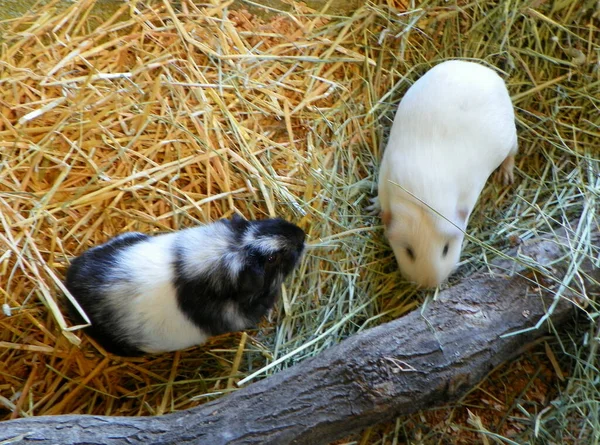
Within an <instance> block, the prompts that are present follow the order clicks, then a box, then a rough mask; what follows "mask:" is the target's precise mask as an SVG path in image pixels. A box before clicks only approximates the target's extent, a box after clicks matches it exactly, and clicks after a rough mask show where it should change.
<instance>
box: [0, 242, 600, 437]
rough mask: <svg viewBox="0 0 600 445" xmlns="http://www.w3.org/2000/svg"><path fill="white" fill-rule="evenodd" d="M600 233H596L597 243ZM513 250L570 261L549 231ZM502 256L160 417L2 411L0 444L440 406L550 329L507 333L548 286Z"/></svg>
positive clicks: (523, 324)
mask: <svg viewBox="0 0 600 445" xmlns="http://www.w3.org/2000/svg"><path fill="white" fill-rule="evenodd" d="M598 240H599V237H598V234H597V233H596V234H595V235H594V238H593V241H594V244H595V245H598ZM519 250H520V255H521V256H522V257H523V256H525V257H529V258H533V259H534V260H535V262H536V263H538V264H542V265H548V268H547V270H548V271H550V272H549V273H550V274H551V275H552V276H557V277H560V276H562V274H564V273H565V268H566V266H567V265H566V264H560V262H556V264H552V265H550V264H551V263H554V262H555V261H556V260H557V259H559V258H561V257H563V255H564V254H565V253H564V251H563V250H562V248H561V247H560V245H559V244H558V243H557V242H556V240H550V239H546V240H544V239H541V240H537V241H535V242H532V243H530V244H529V245H523V246H520V248H519ZM564 263H566V262H564ZM498 264H499V267H494V268H493V269H492V270H487V271H484V272H482V273H479V274H476V275H475V276H473V277H471V278H468V279H466V280H464V281H463V282H461V283H460V284H458V285H456V286H453V287H452V288H450V289H447V290H445V291H443V292H441V293H440V295H439V298H438V300H437V301H435V302H432V303H430V304H428V305H427V307H426V308H425V309H424V310H423V311H421V310H417V311H414V312H412V313H411V314H409V315H407V316H405V317H403V318H401V319H398V320H395V321H393V322H390V323H387V324H384V325H381V326H378V327H376V328H373V329H370V330H367V331H365V332H363V333H360V334H358V335H355V336H353V337H351V338H348V339H347V340H345V341H343V342H342V343H340V344H339V345H337V346H335V347H332V348H330V349H329V350H327V351H325V352H324V353H322V354H320V355H319V356H317V357H315V358H314V359H312V360H306V361H304V362H302V363H300V364H299V365H297V366H294V367H292V368H290V369H287V370H284V371H281V372H279V373H278V374H276V375H274V376H272V377H269V378H268V379H265V380H263V381H260V382H258V383H254V384H252V385H250V386H248V387H246V388H243V389H241V390H239V391H236V392H234V393H232V394H230V395H228V396H225V397H222V398H220V399H218V400H216V401H214V402H211V403H207V404H205V405H202V406H200V407H197V408H194V409H190V410H188V411H183V412H179V413H175V414H169V415H165V416H162V417H139V418H125V417H102V416H82V415H77V416H68V415H63V416H55V417H37V418H27V419H18V420H13V421H7V422H4V423H3V424H2V425H0V443H13V442H11V439H12V440H13V441H14V443H35V444H51V443H61V444H75V443H77V444H83V443H85V444H117V443H128V444H138V443H139V444H142V443H144V444H159V443H160V444H167V443H169V444H184V443H201V444H211V445H212V444H234V443H235V444H287V443H293V444H325V443H328V442H330V441H332V440H335V439H336V438H339V437H343V436H345V435H347V434H349V433H351V432H353V431H356V430H359V429H361V428H364V427H366V426H369V425H372V424H375V423H377V422H380V421H383V420H386V419H389V418H392V417H393V416H396V415H399V414H408V413H412V412H415V411H417V410H419V409H422V408H425V407H431V406H434V405H440V404H442V403H445V402H446V401H448V400H451V399H455V398H457V397H459V396H461V395H462V394H464V393H465V392H466V391H467V390H468V389H470V388H471V387H473V385H475V384H477V383H478V382H479V381H480V380H481V379H482V378H483V377H484V376H485V375H486V374H487V373H488V372H489V371H490V370H491V369H492V368H494V367H495V366H497V365H498V364H500V363H502V362H503V361H505V360H508V359H511V358H513V357H515V356H516V355H517V354H518V353H519V351H521V350H522V348H523V347H524V346H526V345H528V344H530V343H531V342H532V341H534V340H535V339H537V338H539V337H540V336H542V335H544V334H546V332H547V329H546V328H545V325H544V327H542V328H540V329H537V330H532V331H529V332H526V333H523V334H519V335H516V336H508V337H503V335H504V334H509V333H511V332H514V331H517V330H521V329H524V328H527V327H530V326H533V325H535V324H536V322H537V321H538V320H539V319H540V317H542V316H543V315H544V314H545V313H546V309H547V308H548V307H549V305H550V304H551V303H552V301H553V297H552V290H553V289H555V288H556V286H555V285H554V284H553V283H552V281H551V280H548V279H547V278H546V277H545V276H544V274H543V273H542V272H538V273H533V272H532V271H531V270H527V269H524V268H518V267H517V268H516V269H515V265H514V263H512V262H511V261H501V262H499V263H498ZM581 270H582V271H584V273H583V274H580V277H579V279H577V280H573V282H577V283H578V285H580V286H582V287H585V289H579V291H583V292H585V293H586V294H588V295H590V294H591V293H594V292H598V291H599V285H598V282H599V281H600V273H599V271H598V269H597V268H595V267H594V266H593V265H592V264H590V263H584V264H583V265H582V267H581ZM507 271H512V273H511V274H510V276H509V275H508V273H507ZM492 272H493V273H492ZM536 282H537V283H539V284H536ZM545 287H549V288H550V289H544V288H545ZM564 296H565V297H567V298H565V299H563V300H562V301H560V302H559V304H558V305H557V306H556V307H555V309H554V312H553V315H552V316H551V321H552V323H553V324H554V326H555V327H556V326H559V325H561V324H563V323H564V322H565V321H567V320H568V319H569V318H570V317H571V316H572V314H573V312H574V305H573V304H572V303H570V302H569V301H568V298H569V297H574V292H571V291H567V292H566V293H565V294H564ZM3 441H8V442H3Z"/></svg>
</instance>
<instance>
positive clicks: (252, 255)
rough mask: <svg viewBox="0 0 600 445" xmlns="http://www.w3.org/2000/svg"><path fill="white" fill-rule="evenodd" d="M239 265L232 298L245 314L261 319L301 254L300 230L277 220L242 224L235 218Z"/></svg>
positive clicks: (233, 225) (302, 232) (242, 221)
mask: <svg viewBox="0 0 600 445" xmlns="http://www.w3.org/2000/svg"><path fill="white" fill-rule="evenodd" d="M229 223H230V225H231V227H232V229H233V231H234V233H235V234H236V238H237V239H236V242H237V243H238V245H237V249H236V250H237V252H238V259H239V261H240V265H239V275H238V280H237V285H238V286H237V287H238V289H237V292H238V294H237V295H236V296H235V299H236V300H237V301H238V303H239V304H240V305H241V306H242V307H243V308H245V309H246V310H248V311H249V312H251V313H252V312H254V313H256V316H258V317H260V316H262V315H263V314H264V313H265V312H266V311H267V310H268V309H270V308H271V307H273V305H274V304H275V301H276V300H277V298H278V297H279V293H280V291H281V284H282V282H283V280H284V279H285V278H286V277H287V276H288V275H289V274H290V273H291V272H292V271H293V270H294V268H295V267H296V265H297V264H298V262H299V260H300V258H301V256H302V252H303V251H304V239H305V234H304V231H303V230H302V229H301V228H300V227H298V226H296V225H295V224H292V223H290V222H287V221H285V220H283V219H281V218H271V219H264V220H258V221H245V220H244V219H242V218H240V217H238V216H235V217H234V218H233V219H232V220H230V222H229Z"/></svg>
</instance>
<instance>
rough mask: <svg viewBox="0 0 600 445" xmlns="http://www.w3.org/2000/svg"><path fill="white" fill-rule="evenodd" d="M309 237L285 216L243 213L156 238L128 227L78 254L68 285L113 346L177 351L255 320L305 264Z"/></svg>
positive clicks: (100, 336)
mask: <svg viewBox="0 0 600 445" xmlns="http://www.w3.org/2000/svg"><path fill="white" fill-rule="evenodd" d="M304 238H305V235H304V232H303V231H302V229H300V228H299V227H298V226H296V225H294V224H291V223H289V222H286V221H284V220H282V219H279V218H274V219H265V220H261V221H245V220H244V219H242V218H240V217H238V216H235V217H234V218H233V219H231V220H219V221H217V222H214V223H212V224H208V225H206V226H201V227H195V228H191V229H185V230H181V231H179V232H173V233H168V234H163V235H158V236H148V235H144V234H142V233H136V232H133V233H124V234H122V235H119V236H117V237H115V238H113V239H111V240H109V241H108V242H106V243H105V244H102V245H100V246H97V247H94V248H92V249H90V250H88V251H86V252H84V253H83V254H82V255H81V256H79V257H77V258H76V259H75V260H73V262H72V263H71V266H70V267H69V270H68V271H67V277H66V287H67V289H68V290H69V291H70V292H71V294H72V295H73V297H75V299H76V300H77V302H78V303H79V304H80V305H81V307H82V308H83V309H84V311H85V312H86V314H87V315H88V317H89V318H90V320H91V322H92V325H91V327H89V328H88V329H87V331H88V333H89V334H90V335H91V336H92V337H94V338H95V339H96V340H97V341H98V342H99V343H100V344H101V345H102V346H103V347H104V348H105V349H106V350H108V351H110V352H112V353H114V354H119V355H140V354H143V353H156V352H165V351H174V350H178V349H183V348H187V347H189V346H193V345H197V344H200V343H202V342H204V341H205V340H206V339H207V338H208V337H209V336H212V335H217V334H221V333H224V332H230V331H237V330H241V329H245V328H248V327H251V326H253V325H254V324H256V323H257V322H258V321H259V320H260V318H261V317H262V316H263V315H265V314H266V313H267V312H268V310H269V309H271V308H272V307H273V305H274V304H275V301H276V300H277V298H278V296H279V293H280V291H281V283H282V281H283V279H284V278H285V277H286V276H287V275H288V274H289V273H290V272H292V270H293V269H294V267H295V266H296V264H297V263H298V261H299V259H300V257H301V255H302V251H303V249H304ZM69 309H70V312H71V316H72V317H73V318H75V319H77V320H78V321H80V322H81V321H82V320H81V316H80V315H79V313H78V312H77V311H76V310H75V309H74V308H73V307H72V306H70V307H69Z"/></svg>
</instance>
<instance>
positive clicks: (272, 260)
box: [267, 254, 277, 264]
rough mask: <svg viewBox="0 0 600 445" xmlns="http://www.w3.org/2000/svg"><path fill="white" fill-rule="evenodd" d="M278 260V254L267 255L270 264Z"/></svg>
mask: <svg viewBox="0 0 600 445" xmlns="http://www.w3.org/2000/svg"><path fill="white" fill-rule="evenodd" d="M276 261H277V255H275V254H273V255H269V256H268V257H267V263H268V264H273V263H275V262H276Z"/></svg>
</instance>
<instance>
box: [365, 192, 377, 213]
mask: <svg viewBox="0 0 600 445" xmlns="http://www.w3.org/2000/svg"><path fill="white" fill-rule="evenodd" d="M369 201H370V202H371V205H370V206H367V207H365V210H366V212H367V215H371V216H377V215H379V214H380V213H381V205H380V204H379V197H378V196H375V197H373V198H371V199H370V200H369Z"/></svg>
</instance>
